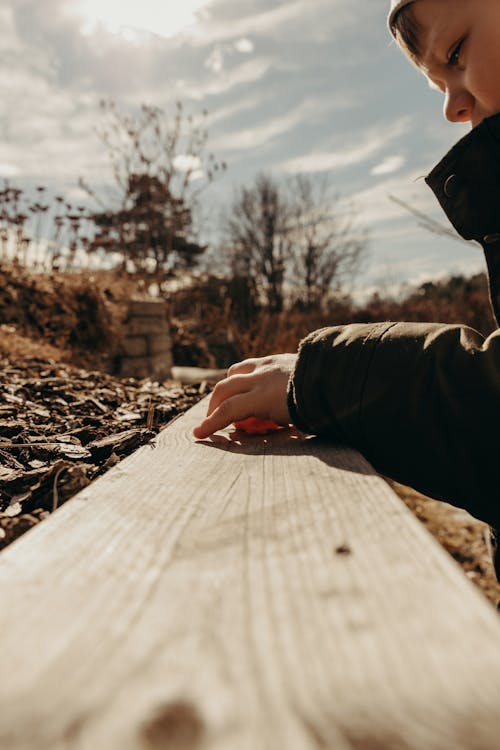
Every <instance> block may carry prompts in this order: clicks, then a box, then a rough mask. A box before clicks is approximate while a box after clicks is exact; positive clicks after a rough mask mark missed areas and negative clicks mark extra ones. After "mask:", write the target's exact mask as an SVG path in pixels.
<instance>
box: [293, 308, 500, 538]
mask: <svg viewBox="0 0 500 750" xmlns="http://www.w3.org/2000/svg"><path fill="white" fill-rule="evenodd" d="M289 409H290V415H291V418H292V421H293V422H294V424H296V425H297V426H298V427H299V428H300V429H302V430H304V431H307V432H311V433H314V434H317V435H327V436H329V437H332V438H334V439H336V440H339V441H341V442H343V443H346V444H348V445H351V446H353V447H355V448H357V449H358V450H359V451H360V452H361V453H363V454H364V455H365V456H366V458H367V459H368V460H369V462H370V463H371V464H372V465H373V466H374V467H375V468H376V469H377V470H378V471H379V472H381V473H382V474H385V475H386V476H389V477H392V478H393V479H396V480H398V481H400V482H402V483H403V484H408V485H410V486H412V487H415V488H416V489H418V490H420V491H421V492H423V493H424V494H427V495H430V496H431V497H434V498H437V499H439V500H446V501H447V502H449V503H452V504H453V505H457V506H459V507H462V508H465V509H466V510H468V511H469V512H470V513H472V515H474V516H476V517H477V518H480V519H481V520H483V521H486V522H487V523H489V524H490V525H492V526H495V527H500V499H499V493H498V486H499V472H498V465H499V451H500V330H497V331H495V332H494V333H493V334H492V335H491V336H490V337H489V338H488V339H486V340H485V339H484V337H483V336H481V334H479V333H478V332H477V331H475V330H473V329H471V328H467V327H465V326H458V325H443V324H429V323H380V324H369V325H365V324H354V325H347V326H338V327H335V328H329V329H324V330H321V331H316V332H314V333H313V334H311V335H310V336H309V337H307V339H305V340H304V342H302V344H301V348H300V351H299V357H298V361H297V366H296V368H295V371H294V374H293V377H292V379H291V381H290V398H289Z"/></svg>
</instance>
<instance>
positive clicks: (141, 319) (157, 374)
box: [119, 300, 172, 380]
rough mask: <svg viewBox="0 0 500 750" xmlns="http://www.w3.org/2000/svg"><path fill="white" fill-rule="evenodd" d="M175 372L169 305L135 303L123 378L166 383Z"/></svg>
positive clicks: (125, 344) (127, 333) (124, 348)
mask: <svg viewBox="0 0 500 750" xmlns="http://www.w3.org/2000/svg"><path fill="white" fill-rule="evenodd" d="M171 369H172V341H171V338H170V328H169V324H168V319H167V305H166V303H165V302H164V301H157V300H132V301H131V302H130V304H129V308H128V313H127V318H126V320H125V337H124V340H123V345H122V357H121V362H120V373H119V374H120V375H121V376H122V377H127V378H153V379H155V380H165V379H166V378H168V377H170V372H171Z"/></svg>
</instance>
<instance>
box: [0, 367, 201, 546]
mask: <svg viewBox="0 0 500 750" xmlns="http://www.w3.org/2000/svg"><path fill="white" fill-rule="evenodd" d="M207 391H208V387H207V385H206V384H204V383H202V384H200V385H190V386H185V387H179V386H178V385H176V384H174V383H172V384H169V383H165V384H159V383H156V382H152V381H150V380H144V381H137V380H134V379H131V378H129V379H121V378H116V377H113V376H111V375H107V374H105V373H102V372H89V371H87V370H84V369H80V368H75V367H72V366H70V365H67V364H64V363H61V362H57V361H55V360H49V361H47V360H46V359H40V358H37V357H31V358H30V357H28V358H25V359H24V360H20V359H19V358H16V360H15V361H13V360H12V359H9V358H4V359H1V360H0V549H2V548H4V547H6V546H7V545H8V544H10V543H11V542H13V541H14V540H15V539H17V538H18V537H19V536H20V535H21V534H23V533H24V532H26V531H28V530H29V529H30V528H32V527H33V526H35V525H36V524H38V523H39V522H40V521H42V520H43V519H44V518H46V517H47V516H48V515H49V514H50V513H52V512H53V511H54V510H55V509H56V508H57V507H59V506H60V505H62V504H63V503H65V502H66V501H67V500H69V499H70V498H71V497H73V495H75V494H76V493H77V492H79V491H80V490H81V489H83V488H84V487H86V486H87V485H88V484H90V482H92V481H93V480H94V479H96V478H97V477H99V476H101V475H102V474H104V472H106V471H107V470H108V469H109V468H111V467H112V466H114V465H115V464H117V463H118V462H119V461H121V460H122V458H125V456H128V455H129V454H130V453H132V452H133V451H135V450H136V449H137V448H139V447H140V446H141V445H145V444H147V443H149V442H150V441H151V440H153V439H154V437H155V436H156V435H157V434H158V432H159V431H160V429H162V428H163V427H164V426H166V425H167V424H168V423H169V422H171V421H172V420H173V419H175V418H176V417H177V416H179V415H180V414H182V413H183V412H185V411H186V410H187V409H189V408H190V407H191V406H192V405H193V404H195V403H196V402H197V401H198V400H199V399H200V398H201V397H202V396H203V395H204V394H205V393H206V392H207Z"/></svg>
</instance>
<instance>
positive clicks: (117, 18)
mask: <svg viewBox="0 0 500 750" xmlns="http://www.w3.org/2000/svg"><path fill="white" fill-rule="evenodd" d="M208 2H209V0H182V2H180V3H178V2H168V0H167V2H165V0H141V2H139V3H138V2H135V0H106V1H105V2H103V1H102V0H66V3H65V6H64V8H65V10H66V11H67V12H70V13H73V14H75V15H77V16H78V17H79V19H80V24H81V29H82V31H83V33H85V34H88V35H92V34H93V33H94V32H95V30H96V28H99V27H102V28H104V29H106V30H107V31H110V32H111V33H113V34H120V33H123V32H125V33H127V32H128V31H130V30H134V29H138V30H142V31H147V32H149V33H151V34H157V35H159V36H164V37H172V36H175V35H176V34H178V33H179V32H180V31H182V30H183V29H185V28H186V27H189V26H190V25H192V24H193V23H195V21H196V18H197V14H198V13H199V11H200V10H201V9H202V8H203V7H205V6H206V5H207V3H208Z"/></svg>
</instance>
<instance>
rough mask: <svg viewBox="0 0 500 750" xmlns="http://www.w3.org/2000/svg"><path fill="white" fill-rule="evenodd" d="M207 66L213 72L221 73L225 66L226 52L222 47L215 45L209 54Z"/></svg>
mask: <svg viewBox="0 0 500 750" xmlns="http://www.w3.org/2000/svg"><path fill="white" fill-rule="evenodd" d="M205 67H206V68H208V69H209V70H211V71H212V73H220V72H221V71H222V68H223V67H224V53H223V51H222V48H221V47H215V49H213V50H212V52H211V53H210V55H209V56H208V58H207V60H206V62H205Z"/></svg>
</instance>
